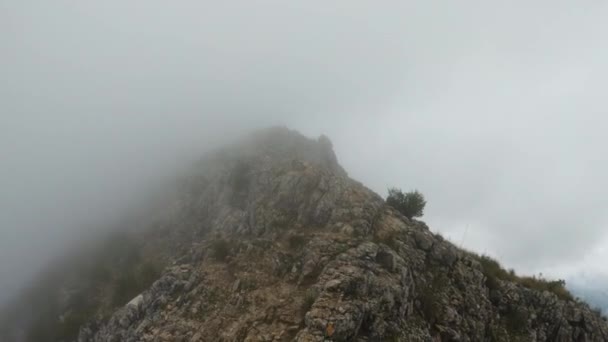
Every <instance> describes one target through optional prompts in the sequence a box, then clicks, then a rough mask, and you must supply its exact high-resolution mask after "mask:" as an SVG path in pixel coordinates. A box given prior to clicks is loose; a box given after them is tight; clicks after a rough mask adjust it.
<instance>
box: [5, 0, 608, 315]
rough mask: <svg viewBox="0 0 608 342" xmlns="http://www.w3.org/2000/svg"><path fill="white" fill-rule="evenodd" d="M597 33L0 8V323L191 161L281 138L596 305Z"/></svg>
mask: <svg viewBox="0 0 608 342" xmlns="http://www.w3.org/2000/svg"><path fill="white" fill-rule="evenodd" d="M606 16H608V5H606V4H605V3H603V2H597V1H586V0H585V1H582V2H577V3H576V4H573V3H572V2H566V1H557V2H555V1H544V0H543V1H539V2H535V3H534V4H530V3H529V2H524V1H513V2H509V3H505V4H496V3H489V2H484V1H470V2H467V3H465V4H460V3H459V4H441V5H437V4H433V3H429V2H423V1H407V2H400V3H386V4H382V5H379V4H375V3H374V4H372V3H369V4H355V3H352V2H348V1H338V2H333V3H331V4H328V3H326V2H320V1H315V0H313V1H307V2H306V3H285V2H281V1H274V0H270V1H262V2H256V3H244V2H243V3H232V4H220V3H217V2H210V1H194V0H185V1H180V2H179V3H177V2H176V3H171V4H168V3H166V2H164V1H159V0H151V1H146V2H145V3H125V2H124V1H116V0H108V1H103V2H96V3H85V2H81V3H75V2H73V1H64V0H58V1H53V2H48V3H38V2H36V3H34V2H27V1H17V0H0V22H2V23H3V28H4V29H3V30H0V42H2V44H0V46H1V48H0V49H1V52H2V53H1V54H0V55H1V56H2V57H1V60H2V63H0V74H2V75H3V76H2V78H1V79H0V155H1V156H2V158H0V159H1V160H2V163H1V165H2V167H1V168H0V189H2V191H0V303H9V304H10V303H13V302H14V301H15V300H16V298H18V297H19V294H20V293H22V292H23V291H24V290H26V289H28V288H30V287H31V286H32V284H35V283H36V282H37V279H40V277H41V275H45V274H49V272H50V270H54V269H55V267H57V266H55V265H57V264H62V262H60V261H58V260H64V259H65V258H68V259H69V258H73V255H74V253H77V252H78V251H82V250H87V249H88V248H92V247H90V246H91V245H102V246H104V243H105V242H104V241H107V239H108V234H109V233H110V232H114V231H116V230H121V229H124V228H125V227H129V226H131V225H132V224H133V223H132V222H137V219H140V218H141V217H142V216H143V217H146V216H147V215H148V210H149V208H150V207H151V206H157V207H158V206H160V207H163V205H162V203H163V202H162V201H163V200H164V199H165V196H168V194H169V193H171V191H172V190H171V191H170V190H168V189H173V186H174V185H175V184H174V181H175V178H178V175H181V174H183V173H184V172H186V170H187V169H188V168H189V165H192V164H193V163H194V162H195V161H196V160H198V159H199V158H200V157H201V156H203V155H206V154H208V153H209V152H210V151H213V150H215V149H218V148H220V147H221V146H225V145H226V144H229V143H231V142H233V141H235V140H238V139H239V138H238V137H243V136H244V135H247V134H249V132H251V131H255V130H256V129H261V128H264V127H269V126H275V125H285V126H287V127H290V128H293V129H297V130H298V131H300V132H302V133H303V134H304V135H306V136H311V137H317V136H320V135H322V134H324V135H326V136H328V137H331V141H332V143H333V149H334V150H335V151H336V154H337V155H338V156H339V157H340V164H341V165H342V167H343V168H344V169H345V170H347V171H348V174H349V176H350V177H352V178H353V179H357V180H359V181H361V182H362V183H363V184H365V185H366V186H367V187H369V188H370V189H371V190H373V191H374V192H375V193H377V194H379V195H384V194H385V193H386V190H387V189H388V188H389V187H393V186H395V187H399V188H402V189H404V190H407V189H414V188H416V189H418V190H420V191H421V192H422V193H424V195H425V197H426V199H427V200H428V203H429V205H428V207H427V208H426V210H425V216H424V220H425V222H427V223H428V225H429V226H430V227H431V228H432V230H433V232H434V233H439V234H441V235H442V236H443V237H444V238H445V239H446V240H448V241H451V242H452V243H453V244H454V245H456V246H458V247H463V248H466V249H468V250H471V251H474V252H475V253H478V254H486V255H488V256H490V257H492V258H493V259H496V260H499V261H500V262H501V263H502V264H503V265H504V267H505V268H506V269H510V268H513V269H515V270H517V271H518V272H519V273H521V274H525V275H538V274H541V273H542V275H543V277H546V278H547V279H565V280H566V284H567V285H566V286H567V287H568V288H569V289H570V290H572V291H573V294H574V295H576V296H580V297H582V298H584V299H586V300H587V301H589V302H592V304H593V306H603V305H604V304H603V303H604V299H603V297H604V296H603V295H602V293H603V289H604V288H605V287H606V286H605V284H606V283H607V282H606V281H604V279H605V278H606V277H607V273H606V272H607V271H606V268H605V266H604V260H606V258H608V249H606V246H608V235H607V233H606V229H605V227H606V224H608V216H607V214H606V211H605V209H604V207H605V203H604V202H605V200H604V195H603V194H604V192H605V190H606V189H608V181H607V180H606V177H605V176H604V175H605V174H606V172H607V171H608V162H607V161H606V159H605V158H603V157H602V156H603V154H604V151H603V146H606V144H608V138H606V135H605V127H606V125H607V124H608V122H607V119H606V116H605V112H606V109H607V108H608V105H607V104H606V96H605V94H604V91H603V89H605V88H606V87H605V86H606V79H608V67H607V66H606V63H605V60H606V58H607V57H608V46H607V45H606V42H605V36H606V34H605V33H606V32H608V23H607V21H606V20H605V18H606ZM127 222H129V223H127ZM143 226H146V225H143ZM110 240H111V239H110ZM100 248H102V247H100ZM74 251H76V252H74ZM85 254H86V253H85ZM108 262H110V261H108ZM50 273H53V272H50ZM51 278H52V276H51ZM0 305H1V304H0Z"/></svg>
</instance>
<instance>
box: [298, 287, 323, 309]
mask: <svg viewBox="0 0 608 342" xmlns="http://www.w3.org/2000/svg"><path fill="white" fill-rule="evenodd" d="M318 296H319V294H318V293H317V291H315V290H313V289H308V290H306V294H305V295H304V301H303V302H302V312H308V310H310V308H312V305H313V304H314V303H315V302H316V301H317V297H318Z"/></svg>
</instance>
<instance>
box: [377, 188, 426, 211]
mask: <svg viewBox="0 0 608 342" xmlns="http://www.w3.org/2000/svg"><path fill="white" fill-rule="evenodd" d="M386 203H387V204H388V205H390V206H391V207H393V208H395V209H397V210H398V211H399V212H400V213H402V214H403V215H404V216H405V217H407V218H409V219H412V218H414V217H420V216H422V215H424V207H425V206H426V200H425V199H424V195H422V193H420V192H419V191H418V190H413V191H410V192H407V193H403V191H401V189H397V188H390V189H388V197H387V198H386Z"/></svg>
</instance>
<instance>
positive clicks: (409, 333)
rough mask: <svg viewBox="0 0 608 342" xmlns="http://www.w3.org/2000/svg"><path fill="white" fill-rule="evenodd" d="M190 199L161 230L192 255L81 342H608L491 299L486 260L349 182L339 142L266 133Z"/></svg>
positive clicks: (506, 290)
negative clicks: (336, 147)
mask: <svg viewBox="0 0 608 342" xmlns="http://www.w3.org/2000/svg"><path fill="white" fill-rule="evenodd" d="M185 189H187V190H188V191H182V192H180V195H179V196H178V197H177V198H175V200H174V201H173V204H172V206H171V208H172V209H171V210H169V211H167V212H165V213H163V215H162V217H160V218H159V220H158V222H156V223H155V227H163V229H168V230H169V231H171V232H172V233H174V232H187V234H189V235H187V236H188V239H187V240H186V241H187V242H185V243H184V242H183V240H182V242H180V243H181V244H180V246H181V247H180V248H182V249H183V250H180V251H177V250H176V251H175V254H174V258H173V259H174V261H173V263H172V265H171V266H169V267H167V268H166V269H165V270H164V271H163V273H162V275H161V276H160V278H159V279H158V280H156V281H155V282H154V283H153V284H152V286H151V287H150V288H148V289H147V290H145V291H144V292H143V293H141V294H140V295H139V296H137V297H136V298H135V299H133V300H132V301H131V302H129V303H128V304H126V305H125V306H124V307H122V308H121V309H119V310H117V311H116V312H115V313H114V314H113V315H111V316H110V317H109V318H108V319H98V320H94V321H92V322H90V323H89V324H87V325H86V326H83V327H82V328H81V329H80V334H79V337H78V341H79V342H88V341H95V342H101V341H127V342H131V341H133V342H135V341H192V342H196V341H607V340H608V325H607V324H606V322H605V321H604V320H603V319H602V318H601V317H600V316H598V315H597V314H595V313H594V312H593V311H592V310H590V308H589V307H588V306H587V305H585V304H583V303H579V302H575V301H565V300H562V299H559V298H558V297H557V296H556V295H555V294H553V293H550V292H547V291H544V292H540V291H535V290H531V289H528V288H525V287H523V286H522V285H520V284H515V283H510V282H505V281H500V280H499V281H498V283H497V284H493V286H488V282H487V279H486V276H485V275H484V272H483V270H482V266H481V265H480V262H479V260H477V258H475V256H473V255H472V254H471V253H469V252H466V251H463V250H460V249H458V248H456V247H455V246H453V245H452V244H451V243H450V242H448V241H445V240H443V239H442V238H441V236H439V235H436V234H433V233H432V232H431V231H430V230H429V228H428V227H427V226H426V225H425V224H424V223H423V222H420V221H415V220H408V219H407V218H406V217H404V216H402V215H401V214H399V213H398V212H397V211H395V210H394V209H392V208H391V207H389V206H387V205H386V204H385V202H384V200H383V199H382V198H381V197H380V196H378V195H376V194H375V193H373V192H372V191H370V190H369V189H367V188H365V187H364V186H363V185H361V184H360V183H358V182H356V181H353V180H351V179H349V178H348V177H347V175H346V173H345V172H344V170H343V169H342V168H341V167H340V166H339V164H338V162H337V159H336V157H335V155H334V153H333V151H332V148H331V143H330V142H329V140H328V139H327V138H325V137H323V138H320V139H319V140H316V141H315V140H309V139H307V138H304V137H303V136H301V135H300V134H298V133H296V132H293V131H289V130H287V129H283V128H277V129H271V130H266V131H262V132H259V133H257V134H255V135H254V136H253V137H251V138H249V139H247V140H245V141H243V142H241V143H239V144H235V145H234V146H230V147H228V148H226V149H223V150H221V151H218V152H217V153H215V154H213V155H210V156H208V157H207V158H205V159H204V160H203V161H202V162H201V164H200V165H199V166H198V167H197V168H196V172H195V173H193V174H192V175H190V177H189V178H188V181H187V183H186V186H185ZM174 248H175V247H174Z"/></svg>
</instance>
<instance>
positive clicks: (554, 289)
mask: <svg viewBox="0 0 608 342" xmlns="http://www.w3.org/2000/svg"><path fill="white" fill-rule="evenodd" d="M470 254H471V255H472V256H473V257H474V258H476V259H477V260H478V261H479V263H480V264H481V267H482V271H483V274H484V275H485V276H486V286H487V287H488V288H489V289H490V290H496V289H498V288H499V287H500V281H510V282H514V283H517V284H519V285H522V286H524V287H527V288H529V289H532V290H537V291H549V292H551V293H553V294H555V295H556V296H557V297H558V298H560V299H562V300H574V297H573V296H572V294H571V293H570V291H568V289H566V282H565V281H564V280H562V279H558V280H547V279H545V278H543V276H542V275H539V276H532V277H520V276H518V275H517V274H516V273H515V271H514V270H512V269H511V270H508V271H507V270H505V269H504V268H503V267H502V266H501V265H500V263H499V262H498V261H497V260H495V259H493V258H491V257H489V256H487V255H481V256H479V255H477V254H475V253H470Z"/></svg>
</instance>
